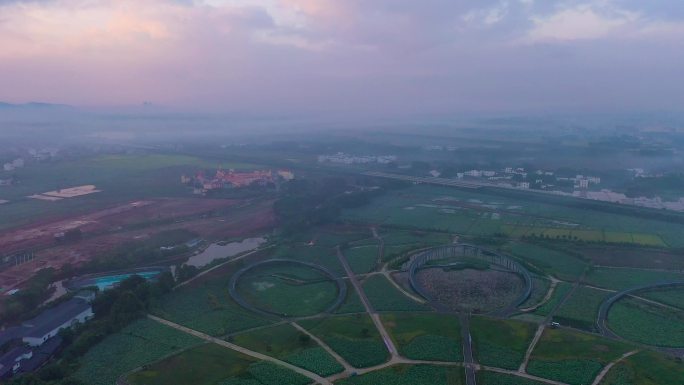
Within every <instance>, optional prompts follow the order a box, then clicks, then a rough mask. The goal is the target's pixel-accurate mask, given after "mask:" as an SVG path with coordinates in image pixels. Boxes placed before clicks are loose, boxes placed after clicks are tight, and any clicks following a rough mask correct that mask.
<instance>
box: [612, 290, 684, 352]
mask: <svg viewBox="0 0 684 385" xmlns="http://www.w3.org/2000/svg"><path fill="white" fill-rule="evenodd" d="M608 326H609V327H610V329H611V330H612V331H613V332H615V333H616V334H618V335H619V336H621V337H623V338H626V339H628V340H631V341H635V342H640V343H643V344H646V345H656V346H665V347H684V310H678V309H677V310H675V309H671V308H666V307H664V306H658V305H655V304H651V303H648V302H645V301H641V300H638V299H634V298H624V299H621V300H620V301H618V302H617V303H615V304H614V305H613V306H612V307H611V308H610V311H609V313H608Z"/></svg>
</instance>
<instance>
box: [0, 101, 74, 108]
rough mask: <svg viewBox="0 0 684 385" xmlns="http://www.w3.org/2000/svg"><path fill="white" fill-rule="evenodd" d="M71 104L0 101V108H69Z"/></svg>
mask: <svg viewBox="0 0 684 385" xmlns="http://www.w3.org/2000/svg"><path fill="white" fill-rule="evenodd" d="M69 107H71V106H69V105H66V104H52V103H43V102H30V103H22V104H12V103H6V102H0V108H3V109H10V108H69Z"/></svg>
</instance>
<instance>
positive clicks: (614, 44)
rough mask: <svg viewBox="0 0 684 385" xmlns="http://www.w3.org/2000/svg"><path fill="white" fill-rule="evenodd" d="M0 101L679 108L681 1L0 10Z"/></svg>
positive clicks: (299, 0) (17, 4)
mask: <svg viewBox="0 0 684 385" xmlns="http://www.w3.org/2000/svg"><path fill="white" fill-rule="evenodd" d="M0 101H6V102H13V103H23V102H29V101H41V102H51V103H62V104H70V105H75V106H86V107H88V106H91V107H95V106H133V105H140V104H142V103H144V102H150V103H152V104H154V105H158V106H168V107H171V108H179V109H184V110H189V111H193V110H197V111H226V112H243V113H252V114H260V113H263V114H307V113H318V114H326V113H330V114H357V115H363V114H369V115H372V114H377V115H388V116H389V115H403V114H415V115H421V114H422V115H430V114H450V113H461V112H464V113H465V112H476V113H488V112H516V113H520V112H601V111H608V112H620V111H635V110H644V111H646V110H648V111H653V110H663V111H673V110H680V109H681V108H682V106H684V4H683V3H682V0H648V1H645V0H594V1H582V0H473V1H463V0H419V1H418V0H251V1H250V0H194V1H193V0H110V1H105V0H31V1H27V0H24V1H21V0H0Z"/></svg>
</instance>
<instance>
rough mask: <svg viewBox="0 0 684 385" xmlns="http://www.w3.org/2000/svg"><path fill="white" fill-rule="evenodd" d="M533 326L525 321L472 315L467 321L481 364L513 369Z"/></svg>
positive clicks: (534, 329) (518, 364)
mask: <svg viewBox="0 0 684 385" xmlns="http://www.w3.org/2000/svg"><path fill="white" fill-rule="evenodd" d="M536 329H537V325H535V324H531V323H527V322H520V321H514V320H497V319H491V318H484V317H474V318H473V319H472V320H471V322H470V334H471V336H472V338H473V353H474V354H475V357H476V359H477V361H478V362H479V363H481V364H483V365H488V366H495V367H499V368H504V369H511V370H516V369H518V367H519V366H520V364H521V363H522V362H523V360H524V359H525V352H526V351H527V347H528V346H529V345H530V342H531V341H532V338H533V337H534V333H535V331H536Z"/></svg>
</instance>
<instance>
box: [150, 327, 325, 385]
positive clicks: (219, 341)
mask: <svg viewBox="0 0 684 385" xmlns="http://www.w3.org/2000/svg"><path fill="white" fill-rule="evenodd" d="M147 317H148V318H149V319H151V320H153V321H156V322H159V323H161V324H163V325H166V326H169V327H171V328H174V329H176V330H179V331H181V332H183V333H187V334H190V335H192V336H195V337H197V338H200V339H203V340H205V341H208V342H212V343H215V344H217V345H220V346H223V347H225V348H228V349H231V350H235V351H236V352H239V353H242V354H244V355H247V356H250V357H253V358H256V359H259V360H262V361H268V362H272V363H274V364H276V365H280V366H282V367H285V368H287V369H290V370H292V371H293V372H296V373H298V374H301V375H302V376H304V377H307V378H309V379H311V380H313V381H314V382H315V383H317V384H321V385H333V384H332V382H330V381H328V380H327V379H326V378H323V377H321V376H319V375H318V374H316V373H312V372H310V371H308V370H306V369H303V368H300V367H298V366H294V365H292V364H289V363H287V362H285V361H281V360H279V359H276V358H273V357H270V356H267V355H265V354H261V353H259V352H255V351H252V350H249V349H246V348H243V347H242V346H238V345H235V344H232V343H230V342H227V341H224V340H222V339H219V338H216V337H212V336H210V335H208V334H205V333H202V332H200V331H197V330H193V329H190V328H188V327H185V326H183V325H179V324H177V323H174V322H171V321H168V320H165V319H163V318H159V317H156V316H153V315H151V314H148V315H147Z"/></svg>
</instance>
